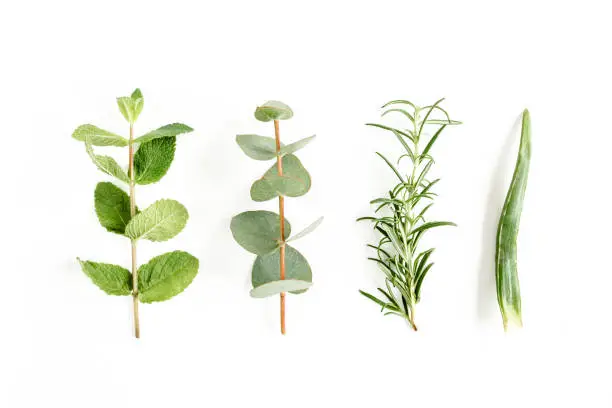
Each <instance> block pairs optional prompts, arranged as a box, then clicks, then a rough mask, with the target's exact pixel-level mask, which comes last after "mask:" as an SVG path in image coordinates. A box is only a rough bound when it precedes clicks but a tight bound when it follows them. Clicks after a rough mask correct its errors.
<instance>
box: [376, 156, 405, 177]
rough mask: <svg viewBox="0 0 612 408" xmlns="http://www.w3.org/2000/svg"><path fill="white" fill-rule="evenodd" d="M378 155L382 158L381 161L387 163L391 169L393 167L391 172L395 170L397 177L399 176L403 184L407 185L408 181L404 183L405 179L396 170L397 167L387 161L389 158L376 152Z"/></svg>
mask: <svg viewBox="0 0 612 408" xmlns="http://www.w3.org/2000/svg"><path fill="white" fill-rule="evenodd" d="M376 154H377V155H379V156H380V158H381V159H383V160H384V161H385V163H387V165H388V166H389V167H391V170H393V172H394V173H395V175H396V176H397V178H399V179H400V181H401V182H402V183H405V182H406V181H404V178H403V177H402V175H401V174H400V172H399V171H398V170H397V169H396V168H395V166H394V165H393V164H391V162H390V161H389V160H387V158H386V157H385V156H383V155H382V154H380V153H378V152H376Z"/></svg>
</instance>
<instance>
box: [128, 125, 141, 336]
mask: <svg viewBox="0 0 612 408" xmlns="http://www.w3.org/2000/svg"><path fill="white" fill-rule="evenodd" d="M129 155H130V156H129V175H130V215H131V217H134V216H135V215H136V189H135V188H134V185H135V183H134V125H132V124H130V143H129ZM131 244H132V303H133V305H134V336H135V337H136V338H137V339H138V338H140V319H139V316H138V269H137V268H136V241H135V240H132V241H131Z"/></svg>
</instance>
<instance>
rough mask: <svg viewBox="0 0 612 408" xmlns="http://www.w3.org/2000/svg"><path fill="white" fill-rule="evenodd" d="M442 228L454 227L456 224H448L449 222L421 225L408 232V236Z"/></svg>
mask: <svg viewBox="0 0 612 408" xmlns="http://www.w3.org/2000/svg"><path fill="white" fill-rule="evenodd" d="M444 226H452V227H456V226H457V224H455V223H454V222H449V221H433V222H426V223H425V224H422V225H420V226H418V227H417V228H415V229H413V230H412V231H410V234H409V235H414V234H416V233H418V232H421V231H426V230H428V229H431V228H436V227H444Z"/></svg>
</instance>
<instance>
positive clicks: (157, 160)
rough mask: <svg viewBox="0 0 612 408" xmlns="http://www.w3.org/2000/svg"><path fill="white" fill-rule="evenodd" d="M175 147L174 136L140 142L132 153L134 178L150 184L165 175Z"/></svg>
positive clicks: (140, 182)
mask: <svg viewBox="0 0 612 408" xmlns="http://www.w3.org/2000/svg"><path fill="white" fill-rule="evenodd" d="M175 149H176V137H174V136H172V137H163V138H160V139H153V140H151V141H149V142H145V143H142V144H141V145H140V147H139V148H138V150H137V151H136V154H135V155H134V180H135V181H136V183H138V184H151V183H155V182H157V181H159V180H160V179H161V178H162V177H164V176H165V175H166V173H167V172H168V169H169V168H170V165H171V164H172V160H174V151H175Z"/></svg>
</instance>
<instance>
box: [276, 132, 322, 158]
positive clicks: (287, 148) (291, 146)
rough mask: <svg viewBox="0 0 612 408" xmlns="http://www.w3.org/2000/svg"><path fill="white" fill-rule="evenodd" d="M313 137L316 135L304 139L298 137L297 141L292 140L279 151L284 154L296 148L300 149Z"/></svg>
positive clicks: (296, 149)
mask: <svg viewBox="0 0 612 408" xmlns="http://www.w3.org/2000/svg"><path fill="white" fill-rule="evenodd" d="M315 137H316V135H312V136H309V137H305V138H304V139H300V140H298V141H297V142H293V143H291V144H288V145H287V146H285V147H281V149H280V153H281V155H283V156H284V155H286V154H292V153H295V152H297V151H298V150H300V149H301V148H303V147H305V146H306V145H307V144H308V143H310V142H312V141H313V140H314V138H315Z"/></svg>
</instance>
